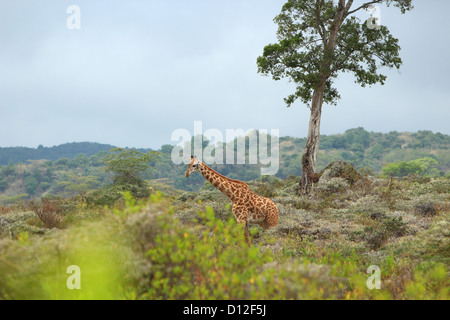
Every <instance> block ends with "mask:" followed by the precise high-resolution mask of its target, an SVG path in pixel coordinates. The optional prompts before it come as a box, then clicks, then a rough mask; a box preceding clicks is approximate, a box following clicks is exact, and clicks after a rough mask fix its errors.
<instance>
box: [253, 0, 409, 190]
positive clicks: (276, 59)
mask: <svg viewBox="0 0 450 320" xmlns="http://www.w3.org/2000/svg"><path fill="white" fill-rule="evenodd" d="M353 2H354V1H353V0H288V1H287V2H286V3H285V4H284V6H283V8H282V10H281V13H280V14H279V15H278V16H276V17H275V19H274V21H275V23H277V24H278V31H277V38H278V43H276V44H269V45H267V46H266V47H264V51H263V55H262V56H260V57H258V59H257V65H258V72H259V73H261V74H263V75H269V74H271V75H272V78H273V79H274V80H280V79H281V78H288V79H289V80H290V81H291V82H294V83H295V84H296V91H295V92H294V93H293V94H291V95H289V96H288V97H287V98H285V99H284V100H285V102H286V104H287V106H288V107H290V106H291V105H292V104H293V103H294V102H295V101H296V100H297V99H300V100H301V101H302V102H303V103H305V104H308V105H309V104H310V109H311V115H310V120H309V127H308V135H307V142H306V148H305V151H304V154H303V157H302V177H301V180H300V184H299V192H301V193H302V194H309V193H310V191H311V179H312V177H314V172H315V171H316V170H317V152H318V147H319V137H320V118H321V115H322V104H323V102H325V103H329V104H336V103H337V100H338V99H339V98H340V96H339V93H338V91H337V89H336V88H334V87H333V86H332V84H333V81H334V79H336V77H337V76H338V74H339V73H340V72H349V73H353V74H354V76H355V82H356V83H359V84H360V85H361V86H362V87H365V86H366V85H373V84H376V83H381V84H384V82H385V80H386V76H385V75H383V74H380V73H379V72H378V69H379V67H388V68H397V69H398V68H400V65H401V64H402V60H401V58H400V56H399V51H400V46H399V45H398V39H396V38H394V37H393V36H392V35H391V34H390V32H389V30H388V28H387V27H385V26H382V25H380V24H379V23H378V22H379V21H377V20H376V19H374V18H372V19H369V20H368V21H361V20H360V19H359V18H357V17H356V16H354V14H355V13H357V12H358V11H360V10H362V9H368V8H370V7H371V6H373V5H378V4H385V5H387V6H389V5H391V4H392V5H394V6H395V7H398V8H399V9H400V11H401V13H405V12H406V11H409V10H411V9H412V8H413V6H412V3H411V2H412V0H374V1H366V2H365V3H362V4H361V1H355V2H356V3H358V4H356V5H355V6H354V5H353Z"/></svg>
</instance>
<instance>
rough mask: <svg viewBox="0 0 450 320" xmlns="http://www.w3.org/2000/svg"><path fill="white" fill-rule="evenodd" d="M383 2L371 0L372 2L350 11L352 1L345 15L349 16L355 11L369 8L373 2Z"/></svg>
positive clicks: (381, 0)
mask: <svg viewBox="0 0 450 320" xmlns="http://www.w3.org/2000/svg"><path fill="white" fill-rule="evenodd" d="M350 2H353V1H352V0H351V1H349V3H350ZM381 2H383V0H374V1H370V2H367V3H364V4H363V5H362V6H360V7H358V8H356V9H355V10H352V11H348V9H350V6H351V3H350V6H349V7H348V9H347V10H346V11H347V13H346V14H345V16H346V17H347V16H349V15H351V14H352V13H355V12H356V11H358V10H361V9H367V8H368V7H369V6H370V5H371V4H375V3H381ZM347 4H348V3H347Z"/></svg>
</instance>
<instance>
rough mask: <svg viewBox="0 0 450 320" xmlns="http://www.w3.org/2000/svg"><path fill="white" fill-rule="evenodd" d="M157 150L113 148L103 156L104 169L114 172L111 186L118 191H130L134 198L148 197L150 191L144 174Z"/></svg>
mask: <svg viewBox="0 0 450 320" xmlns="http://www.w3.org/2000/svg"><path fill="white" fill-rule="evenodd" d="M158 154H159V152H157V151H149V152H147V153H142V152H139V151H138V150H136V149H122V148H114V149H111V150H110V153H109V154H108V155H106V156H105V159H104V163H105V164H106V165H107V167H106V170H107V171H110V172H112V173H113V174H114V176H113V178H112V180H113V186H114V187H115V188H117V189H118V190H119V191H130V192H131V193H132V194H133V196H134V197H135V198H142V197H148V196H149V195H150V191H149V189H148V188H147V185H146V183H145V181H144V174H145V172H146V171H147V170H148V169H149V168H150V161H151V160H153V159H154V158H155V157H156V156H157V155H158Z"/></svg>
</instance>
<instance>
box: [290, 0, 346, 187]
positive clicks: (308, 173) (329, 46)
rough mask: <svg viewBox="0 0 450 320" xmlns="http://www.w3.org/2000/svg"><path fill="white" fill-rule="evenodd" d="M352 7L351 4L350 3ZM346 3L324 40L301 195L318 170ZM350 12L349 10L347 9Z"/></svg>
mask: <svg viewBox="0 0 450 320" xmlns="http://www.w3.org/2000/svg"><path fill="white" fill-rule="evenodd" d="M349 4H350V5H351V2H349ZM345 10H346V7H345V1H344V0H339V3H338V8H337V12H336V15H335V17H334V20H333V23H332V25H331V26H330V35H329V38H328V39H326V38H323V40H324V56H323V60H322V64H321V66H320V67H321V68H320V72H319V76H320V82H319V83H318V85H317V87H316V88H315V89H314V93H313V98H312V103H311V116H310V118H309V127H308V137H307V141H306V148H305V152H304V153H303V157H302V178H301V179H300V184H299V188H298V191H299V194H310V193H311V186H312V177H313V176H314V175H313V173H315V172H316V170H317V151H318V150H319V139H320V117H321V116H322V103H323V95H324V92H325V84H326V81H327V79H328V78H329V77H330V74H331V73H330V66H331V63H332V60H333V55H334V48H335V46H336V41H337V35H338V32H339V27H340V26H341V24H342V22H343V21H344V18H345V16H344V13H345ZM347 10H348V8H347Z"/></svg>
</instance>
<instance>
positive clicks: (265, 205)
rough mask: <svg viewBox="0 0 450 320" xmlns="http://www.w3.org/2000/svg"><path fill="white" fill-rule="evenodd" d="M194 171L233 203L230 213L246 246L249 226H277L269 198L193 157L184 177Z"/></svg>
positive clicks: (266, 227) (275, 215)
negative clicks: (243, 237) (242, 231)
mask: <svg viewBox="0 0 450 320" xmlns="http://www.w3.org/2000/svg"><path fill="white" fill-rule="evenodd" d="M195 171H199V172H200V173H201V174H202V175H203V176H204V177H205V179H206V180H208V181H209V182H210V183H211V184H212V185H213V186H214V187H215V188H217V189H218V190H219V191H221V192H222V193H223V194H225V195H226V196H227V197H228V198H229V199H230V200H231V201H232V202H233V208H232V212H233V214H234V216H235V217H236V221H237V222H238V223H239V224H242V225H243V226H244V228H245V239H246V241H247V243H248V244H250V240H249V232H248V225H249V224H259V225H260V226H261V227H263V228H264V229H268V228H270V227H273V226H276V225H278V207H277V206H276V205H275V203H274V202H273V201H272V200H271V199H269V198H265V197H261V196H259V195H257V194H255V193H254V192H253V191H251V190H250V188H249V186H248V185H247V184H246V183H245V182H242V181H239V180H234V179H230V178H227V177H225V176H223V175H221V174H220V173H218V172H217V171H214V170H213V169H211V168H210V167H208V166H207V165H206V164H204V163H203V162H201V161H199V160H197V159H196V158H195V157H191V162H190V163H189V165H188V168H187V170H186V177H189V175H190V174H192V173H194V172H195Z"/></svg>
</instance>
